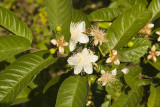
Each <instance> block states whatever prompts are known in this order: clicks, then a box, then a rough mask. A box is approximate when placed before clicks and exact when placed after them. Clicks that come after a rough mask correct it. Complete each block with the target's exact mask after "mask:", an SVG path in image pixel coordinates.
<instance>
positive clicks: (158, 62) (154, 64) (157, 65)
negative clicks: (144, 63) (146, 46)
mask: <svg viewBox="0 0 160 107" xmlns="http://www.w3.org/2000/svg"><path fill="white" fill-rule="evenodd" d="M156 58H157V61H156V62H153V61H149V63H150V64H151V65H152V66H153V67H154V68H156V69H158V70H159V71H160V66H159V65H160V56H158V57H156Z"/></svg>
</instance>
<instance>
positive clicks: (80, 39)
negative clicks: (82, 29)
mask: <svg viewBox="0 0 160 107" xmlns="http://www.w3.org/2000/svg"><path fill="white" fill-rule="evenodd" d="M77 40H78V42H80V43H87V42H88V41H89V38H88V36H87V35H85V34H83V33H81V34H79V35H78V39H77Z"/></svg>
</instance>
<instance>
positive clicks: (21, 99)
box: [12, 87, 31, 105]
mask: <svg viewBox="0 0 160 107" xmlns="http://www.w3.org/2000/svg"><path fill="white" fill-rule="evenodd" d="M30 93H31V89H30V88H28V87H26V88H25V89H24V90H22V91H21V92H20V93H19V94H18V96H17V97H16V99H15V100H14V102H13V103H12V105H16V104H21V103H25V102H28V101H29V100H30V98H29V95H30Z"/></svg>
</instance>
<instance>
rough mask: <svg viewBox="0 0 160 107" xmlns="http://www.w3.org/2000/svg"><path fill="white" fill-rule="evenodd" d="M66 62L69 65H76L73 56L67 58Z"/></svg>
mask: <svg viewBox="0 0 160 107" xmlns="http://www.w3.org/2000/svg"><path fill="white" fill-rule="evenodd" d="M67 62H68V64H69V65H76V64H77V60H76V57H75V56H71V57H69V58H68V60H67Z"/></svg>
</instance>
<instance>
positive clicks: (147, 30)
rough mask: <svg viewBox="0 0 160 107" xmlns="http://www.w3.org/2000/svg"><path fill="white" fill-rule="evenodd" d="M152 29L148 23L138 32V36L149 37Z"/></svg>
mask: <svg viewBox="0 0 160 107" xmlns="http://www.w3.org/2000/svg"><path fill="white" fill-rule="evenodd" d="M153 27H154V24H152V23H148V24H147V25H146V26H145V27H144V28H142V29H141V30H140V31H139V34H142V35H145V37H148V36H150V35H151V31H152V28H153Z"/></svg>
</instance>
